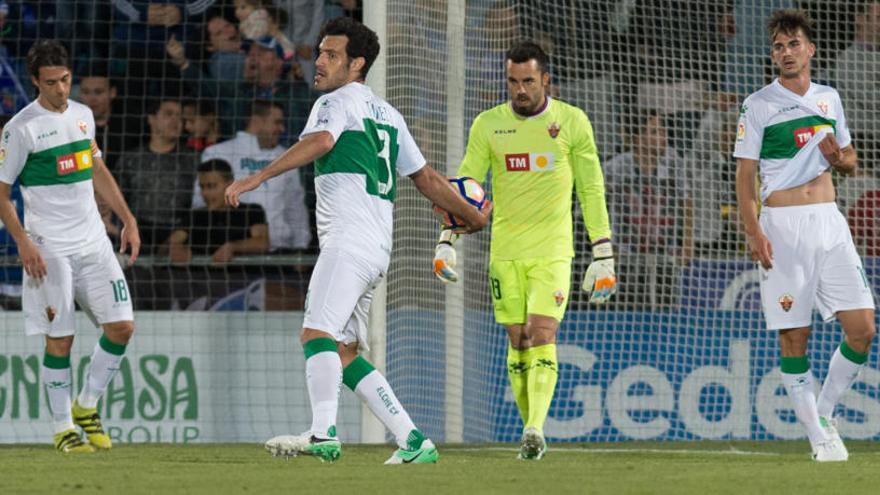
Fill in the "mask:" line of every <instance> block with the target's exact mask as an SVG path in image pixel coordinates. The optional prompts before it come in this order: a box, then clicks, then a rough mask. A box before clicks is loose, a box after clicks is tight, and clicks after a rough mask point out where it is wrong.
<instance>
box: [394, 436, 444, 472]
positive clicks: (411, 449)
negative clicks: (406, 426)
mask: <svg viewBox="0 0 880 495" xmlns="http://www.w3.org/2000/svg"><path fill="white" fill-rule="evenodd" d="M439 458H440V454H439V453H438V452H437V447H436V446H435V445H434V442H432V441H431V440H429V439H427V438H425V436H424V435H423V434H422V432H420V431H419V430H412V431H411V432H410V434H409V437H408V438H407V448H405V449H397V450H395V451H394V453H393V454H391V457H389V458H388V460H387V461H385V464H429V463H434V462H437V459H439Z"/></svg>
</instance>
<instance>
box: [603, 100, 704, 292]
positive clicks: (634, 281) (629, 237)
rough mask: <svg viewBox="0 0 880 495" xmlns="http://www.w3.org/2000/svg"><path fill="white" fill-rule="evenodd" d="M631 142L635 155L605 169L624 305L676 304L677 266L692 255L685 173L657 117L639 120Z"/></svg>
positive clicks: (637, 117)
mask: <svg viewBox="0 0 880 495" xmlns="http://www.w3.org/2000/svg"><path fill="white" fill-rule="evenodd" d="M627 137H628V138H629V139H630V142H631V143H632V149H631V151H629V152H626V153H622V154H620V155H617V156H615V157H614V158H612V159H611V160H610V161H608V162H607V163H606V164H605V184H606V188H607V191H608V193H607V196H608V205H609V207H610V209H611V216H612V221H611V226H612V228H613V229H614V239H615V242H616V243H617V245H618V248H619V249H620V252H621V285H620V287H621V296H622V300H623V301H627V302H631V303H632V302H649V303H652V304H653V305H668V304H673V303H674V298H673V295H674V289H675V287H676V284H675V274H676V269H677V265H679V264H680V265H684V264H687V263H688V262H689V261H690V259H691V257H692V255H693V249H694V244H693V243H694V238H693V201H692V199H691V193H690V183H689V180H688V177H687V169H686V167H685V165H684V163H683V160H682V159H681V158H680V157H679V156H678V153H677V152H676V151H675V150H674V149H673V148H672V147H670V146H669V145H668V140H667V129H666V126H665V123H664V120H663V118H662V117H661V116H660V115H659V114H658V113H657V112H656V111H643V112H640V113H638V114H636V115H635V116H634V117H633V120H632V124H631V126H630V129H629V132H628V136H627Z"/></svg>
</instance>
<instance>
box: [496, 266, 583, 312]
mask: <svg viewBox="0 0 880 495" xmlns="http://www.w3.org/2000/svg"><path fill="white" fill-rule="evenodd" d="M570 288H571V258H567V257H566V258H529V259H523V260H504V261H495V260H492V261H489V290H490V291H491V292H492V302H493V303H494V306H495V321H497V322H498V323H501V324H502V325H517V324H523V323H525V322H526V321H527V319H528V315H530V314H533V315H542V316H550V317H553V318H555V319H556V320H557V321H562V317H563V316H564V315H565V306H566V305H567V304H568V292H569V289H570Z"/></svg>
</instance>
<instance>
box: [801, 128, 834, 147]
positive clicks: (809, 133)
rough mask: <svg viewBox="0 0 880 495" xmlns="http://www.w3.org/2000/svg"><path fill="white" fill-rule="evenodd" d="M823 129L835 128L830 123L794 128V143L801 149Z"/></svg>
mask: <svg viewBox="0 0 880 495" xmlns="http://www.w3.org/2000/svg"><path fill="white" fill-rule="evenodd" d="M822 129H832V130H833V129H834V128H833V127H831V126H830V125H828V124H820V125H814V126H810V127H799V128H797V129H795V130H794V145H795V146H797V147H798V148H799V149H800V148H803V147H804V146H805V145H806V144H807V143H809V142H810V139H813V136H815V135H816V134H819V132H820V131H821V130H822Z"/></svg>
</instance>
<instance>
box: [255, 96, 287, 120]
mask: <svg viewBox="0 0 880 495" xmlns="http://www.w3.org/2000/svg"><path fill="white" fill-rule="evenodd" d="M273 108H277V109H278V110H281V113H282V114H283V113H284V107H283V106H281V104H280V103H278V102H277V101H271V100H254V104H253V105H251V117H268V116H269V113H271V112H272V109H273Z"/></svg>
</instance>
